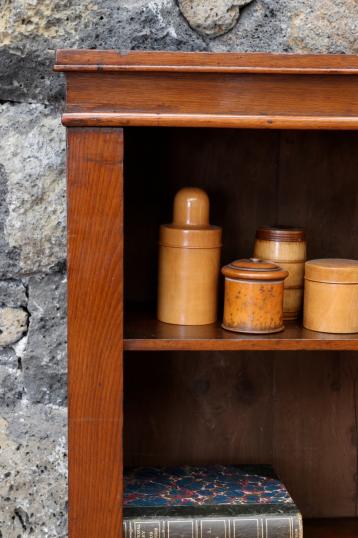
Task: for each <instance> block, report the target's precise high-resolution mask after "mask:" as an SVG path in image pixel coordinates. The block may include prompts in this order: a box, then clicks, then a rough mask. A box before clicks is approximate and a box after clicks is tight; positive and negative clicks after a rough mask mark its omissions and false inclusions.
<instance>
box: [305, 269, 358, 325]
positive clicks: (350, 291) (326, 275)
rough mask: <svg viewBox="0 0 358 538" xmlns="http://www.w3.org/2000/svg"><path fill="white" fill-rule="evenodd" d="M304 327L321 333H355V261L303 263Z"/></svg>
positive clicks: (357, 280)
mask: <svg viewBox="0 0 358 538" xmlns="http://www.w3.org/2000/svg"><path fill="white" fill-rule="evenodd" d="M303 325H304V327H306V329H311V330H312V331H319V332H324V333H358V261H356V260H343V259H322V260H310V261H309V262H306V269H305V294H304V311H303Z"/></svg>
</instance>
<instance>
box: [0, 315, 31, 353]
mask: <svg viewBox="0 0 358 538" xmlns="http://www.w3.org/2000/svg"><path fill="white" fill-rule="evenodd" d="M27 318H28V314H27V312H26V311H25V310H23V309H22V308H10V307H8V306H5V307H3V308H0V346H3V347H4V346H8V345H10V344H14V343H15V342H17V341H18V340H20V338H21V337H22V336H23V335H24V334H25V333H26V332H27Z"/></svg>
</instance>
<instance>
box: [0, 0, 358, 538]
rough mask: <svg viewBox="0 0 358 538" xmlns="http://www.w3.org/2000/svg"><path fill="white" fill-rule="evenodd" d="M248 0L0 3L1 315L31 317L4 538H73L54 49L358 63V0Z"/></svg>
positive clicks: (15, 383) (1, 368) (5, 407)
mask: <svg viewBox="0 0 358 538" xmlns="http://www.w3.org/2000/svg"><path fill="white" fill-rule="evenodd" d="M248 2H249V0H247V1H246V0H245V1H244V0H243V1H240V0H236V1H235V0H231V1H230V0H217V1H216V2H213V1H212V0H206V1H205V2H204V0H196V1H195V2H194V1H191V0H120V1H114V0H102V1H101V2H94V1H93V0H0V8H1V18H0V65H1V69H0V279H1V280H0V308H1V309H2V310H1V311H2V312H4V308H5V309H7V310H6V312H8V314H9V315H10V313H11V315H15V314H16V315H21V316H23V319H25V317H27V316H28V323H27V324H26V326H25V334H22V330H21V334H20V332H18V333H17V336H16V337H18V338H19V339H18V340H17V341H16V342H14V341H12V343H11V344H10V343H9V344H8V345H6V346H5V347H2V348H0V473H1V477H0V538H19V537H20V538H25V537H28V536H29V537H31V538H32V537H33V538H47V537H48V538H59V537H62V538H65V536H66V535H67V532H66V407H65V404H66V356H65V341H66V327H65V286H66V283H65V274H64V268H65V254H66V251H65V197H64V193H65V180H64V159H65V155H64V150H65V136H64V129H63V128H62V127H61V125H60V117H59V111H60V109H61V108H62V103H63V96H64V80H63V77H62V76H61V75H58V74H55V73H52V71H51V68H52V65H53V61H54V51H55V49H56V48H59V47H81V48H84V47H87V48H107V49H109V48H114V49H123V50H131V49H154V50H160V49H162V50H196V51H201V50H207V51H225V50H230V51H270V52H321V53H326V52H329V53H338V52H342V53H350V52H351V53H357V52H358V40H357V35H358V5H357V0H322V1H320V2H318V1H317V0H301V1H300V2H298V1H297V0H276V1H275V2H273V1H272V0H252V1H251V2H250V3H248ZM244 3H245V4H246V3H247V5H246V6H243V4H244ZM213 6H215V11H213V12H210V11H209V10H210V7H213ZM216 13H217V14H216ZM239 15H240V16H239ZM195 28H196V29H197V30H195ZM230 28H231V29H230ZM222 32H224V33H222ZM219 33H220V34H221V35H218V34H219ZM214 36H217V37H214ZM14 328H15V325H12V326H11V330H14ZM8 342H10V340H8Z"/></svg>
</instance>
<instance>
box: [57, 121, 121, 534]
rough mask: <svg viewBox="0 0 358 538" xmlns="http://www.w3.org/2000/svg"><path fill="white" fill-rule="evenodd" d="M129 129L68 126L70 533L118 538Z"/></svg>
mask: <svg viewBox="0 0 358 538" xmlns="http://www.w3.org/2000/svg"><path fill="white" fill-rule="evenodd" d="M122 161H123V132H122V130H121V129H77V128H72V129H69V131H68V198H69V206H68V260H69V266H68V278H69V284H68V294H69V311H68V339H69V343H68V351H69V477H70V479H69V536H70V538H84V537H86V538H98V536H105V537H106V538H115V537H116V538H118V536H120V531H121V504H122V503H121V501H122V349H123V328H122V325H123V323H122V296H123V292H122V273H123V270H122V253H123V251H122V248H123V247H122V245H123V238H122V232H123V219H122V216H123V199H122V188H123V185H122V181H123V167H122Z"/></svg>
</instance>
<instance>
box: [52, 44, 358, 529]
mask: <svg viewBox="0 0 358 538" xmlns="http://www.w3.org/2000/svg"><path fill="white" fill-rule="evenodd" d="M55 70H56V71H63V72H65V73H66V80H67V105H66V110H65V113H64V115H63V123H64V125H65V126H66V127H67V128H68V138H67V140H68V169H67V171H68V272H69V288H68V293H69V310H68V337H69V344H68V346H69V365H68V366H69V367H68V370H69V536H70V538H98V537H101V536H103V537H105V538H117V537H119V536H120V534H121V525H122V523H121V501H122V465H123V459H124V460H125V462H127V463H129V464H141V465H142V464H143V465H145V464H155V463H163V464H165V463H176V462H187V463H193V462H197V463H207V462H214V461H216V462H218V463H219V462H222V463H228V462H231V463H236V462H237V463H240V462H246V463H252V462H257V463H273V464H274V465H275V467H276V469H277V470H278V472H279V474H280V476H281V477H282V478H283V479H284V481H285V482H286V484H287V485H288V488H289V490H290V492H291V493H292V495H293V497H294V498H295V500H296V501H297V503H298V505H299V506H300V508H301V510H302V512H303V514H304V516H305V517H307V518H308V519H307V521H306V522H305V527H304V530H305V536H306V537H308V538H323V537H324V538H333V537H334V538H353V537H357V536H358V518H357V515H358V481H357V480H358V478H357V476H358V474H357V473H358V418H357V417H358V412H357V409H358V361H357V358H358V357H357V350H358V334H355V335H345V336H343V335H334V334H321V333H314V332H310V331H308V330H305V329H303V328H302V325H301V322H298V323H296V322H289V323H287V324H286V330H285V332H283V333H279V334H274V335H267V336H248V335H247V336H245V335H237V334H234V333H228V332H225V331H223V330H222V329H221V328H220V324H219V322H218V323H217V324H215V325H209V326H204V327H179V326H170V325H165V324H163V323H159V322H157V321H156V319H155V293H156V264H157V233H158V226H159V224H160V223H162V222H168V221H170V219H171V203H172V199H173V195H174V193H175V192H176V190H177V189H178V188H180V187H182V186H184V185H194V186H201V187H203V188H205V189H207V191H208V192H209V195H210V198H211V222H213V223H215V224H220V225H222V226H223V229H224V246H223V259H222V261H223V263H227V262H228V261H231V260H232V259H235V258H239V257H243V256H246V257H247V256H248V255H250V254H251V249H252V245H253V241H254V233H255V230H256V227H257V226H259V225H261V224H267V223H277V222H278V221H281V222H283V223H285V224H295V225H300V226H304V227H305V228H306V231H307V236H308V248H309V257H310V258H317V257H346V258H358V174H357V172H358V135H357V132H356V131H357V130H358V57H357V56H343V55H271V54H237V53H222V54H221V53H220V54H217V53H179V52H129V53H118V52H114V51H97V50H60V51H58V53H57V59H56V66H55ZM158 127H160V129H158ZM199 128H200V129H199ZM219 128H220V129H219ZM124 231H125V233H124ZM123 252H125V256H123ZM221 291H222V290H221ZM219 317H220V312H219ZM279 351H280V353H278V352H279ZM144 352H146V353H144ZM159 352H160V353H159ZM193 352H196V353H193ZM224 352H227V353H224ZM123 363H124V364H125V383H124V384H123ZM123 386H124V389H125V390H124V409H125V412H124V416H125V429H124V442H122V427H123V411H122V409H123ZM122 447H123V448H122ZM123 454H124V456H123Z"/></svg>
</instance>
